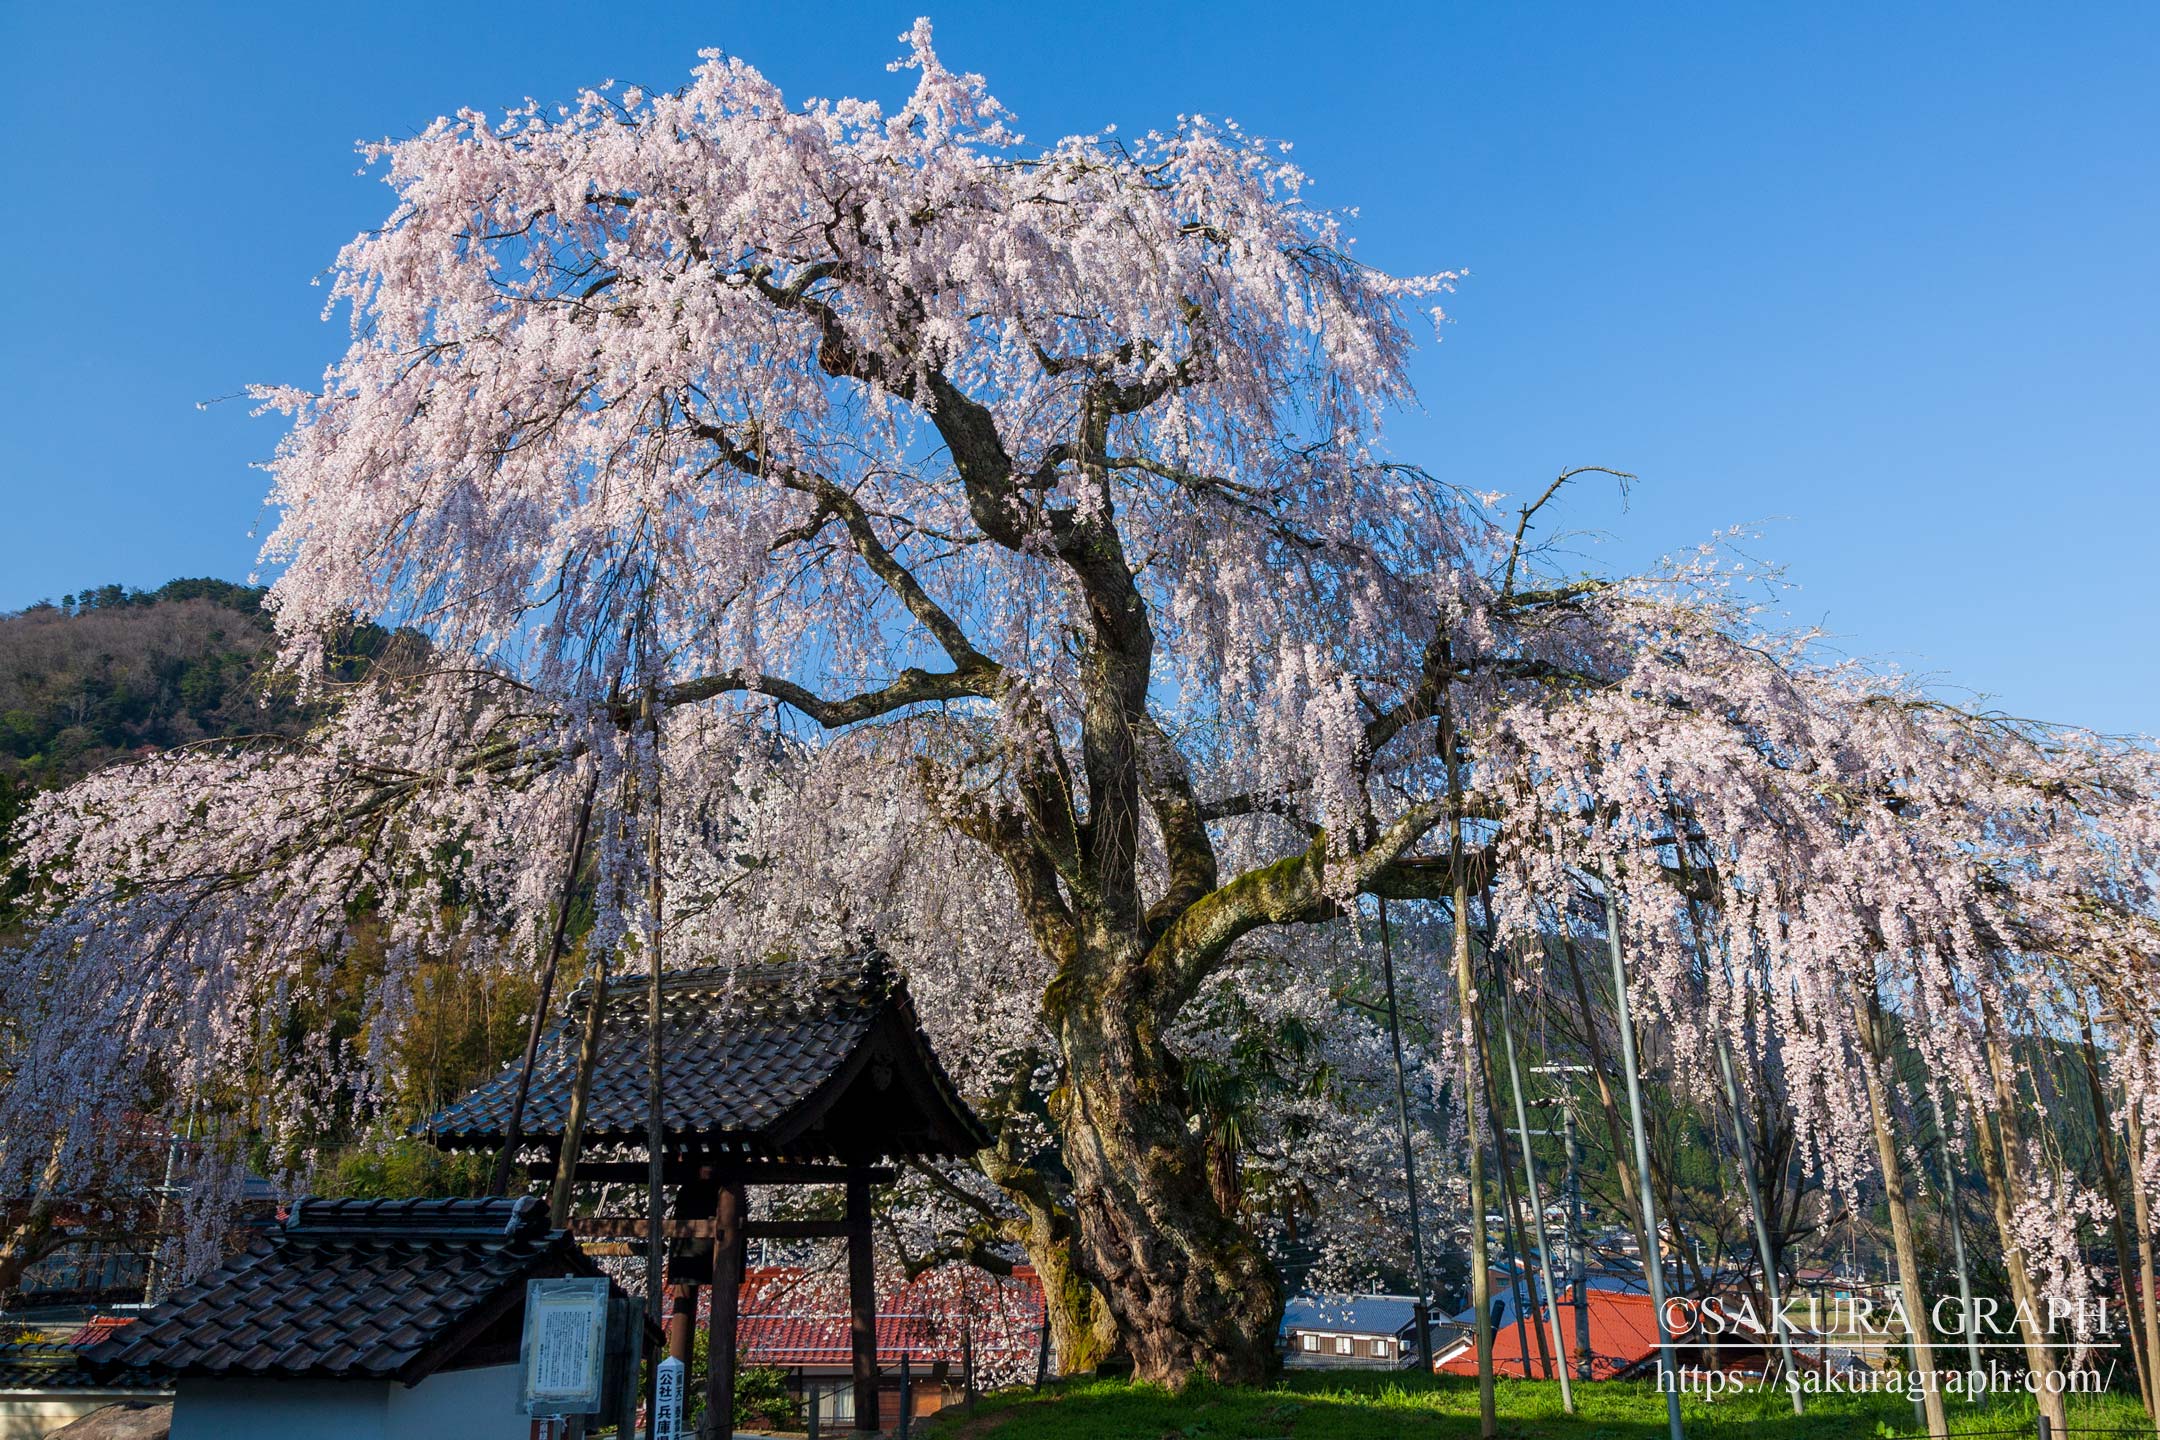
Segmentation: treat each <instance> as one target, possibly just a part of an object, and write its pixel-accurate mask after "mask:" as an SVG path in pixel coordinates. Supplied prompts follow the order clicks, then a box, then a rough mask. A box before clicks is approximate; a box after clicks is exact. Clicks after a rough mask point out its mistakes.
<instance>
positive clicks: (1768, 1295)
mask: <svg viewBox="0 0 2160 1440" xmlns="http://www.w3.org/2000/svg"><path fill="white" fill-rule="evenodd" d="M1717 1058H1718V1072H1719V1074H1720V1075H1722V1076H1723V1077H1724V1081H1725V1103H1726V1104H1727V1105H1729V1106H1731V1107H1732V1128H1733V1145H1734V1146H1735V1147H1736V1159H1737V1160H1738V1162H1739V1166H1740V1180H1741V1183H1742V1184H1743V1185H1745V1186H1746V1187H1747V1203H1748V1214H1749V1216H1751V1217H1752V1218H1753V1219H1754V1221H1755V1254H1756V1258H1757V1259H1758V1260H1760V1261H1761V1262H1762V1274H1763V1300H1764V1301H1765V1302H1766V1303H1767V1304H1768V1305H1769V1306H1770V1329H1771V1332H1772V1333H1773V1334H1775V1335H1776V1336H1777V1342H1778V1353H1779V1355H1781V1356H1782V1357H1783V1358H1784V1361H1785V1384H1786V1388H1787V1389H1789V1390H1791V1391H1792V1413H1793V1414H1795V1415H1805V1414H1806V1413H1807V1402H1806V1400H1804V1399H1803V1398H1802V1397H1801V1394H1800V1368H1799V1366H1797V1365H1795V1364H1794V1363H1793V1353H1792V1333H1791V1331H1790V1330H1789V1329H1788V1328H1787V1327H1786V1324H1785V1297H1784V1295H1783V1294H1782V1293H1781V1291H1780V1290H1779V1288H1778V1277H1777V1256H1776V1254H1775V1253H1774V1252H1773V1251H1772V1250H1771V1248H1770V1222H1769V1220H1768V1219H1767V1218H1766V1217H1765V1216H1764V1214H1763V1203H1762V1189H1761V1187H1760V1186H1758V1185H1756V1183H1755V1147H1754V1145H1753V1143H1752V1142H1750V1140H1749V1139H1748V1128H1747V1117H1746V1116H1744V1115H1743V1114H1741V1112H1740V1080H1739V1077H1738V1076H1737V1075H1735V1074H1734V1073H1733V1059H1732V1047H1731V1046H1730V1045H1728V1044H1726V1043H1725V1037H1724V1036H1723V1035H1720V1036H1719V1037H1718V1042H1717Z"/></svg>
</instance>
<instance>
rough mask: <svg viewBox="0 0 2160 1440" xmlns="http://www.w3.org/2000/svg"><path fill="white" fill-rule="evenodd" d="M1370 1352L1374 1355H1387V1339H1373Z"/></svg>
mask: <svg viewBox="0 0 2160 1440" xmlns="http://www.w3.org/2000/svg"><path fill="white" fill-rule="evenodd" d="M1372 1353H1373V1354H1375V1355H1379V1356H1382V1357H1385V1356H1386V1355H1387V1353H1388V1342H1387V1341H1385V1340H1375V1341H1373V1342H1372Z"/></svg>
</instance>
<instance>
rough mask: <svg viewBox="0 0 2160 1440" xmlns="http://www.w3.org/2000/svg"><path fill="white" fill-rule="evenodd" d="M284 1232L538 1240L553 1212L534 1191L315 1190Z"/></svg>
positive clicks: (298, 1236) (320, 1235) (307, 1236)
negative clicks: (437, 1194) (472, 1194)
mask: <svg viewBox="0 0 2160 1440" xmlns="http://www.w3.org/2000/svg"><path fill="white" fill-rule="evenodd" d="M283 1233H284V1235H285V1237H287V1238H290V1239H318V1238H320V1239H328V1238H332V1237H335V1238H338V1239H341V1240H343V1239H350V1240H360V1239H370V1238H374V1239H384V1240H408V1239H418V1238H422V1237H428V1238H437V1237H440V1238H458V1239H481V1238H486V1237H491V1236H501V1237H503V1238H505V1239H513V1240H538V1239H542V1238H544V1237H545V1236H546V1235H547V1233H548V1215H547V1205H546V1204H545V1203H544V1202H543V1201H542V1200H541V1199H540V1198H539V1197H538V1196H535V1195H519V1196H515V1197H508V1196H488V1197H485V1198H480V1199H434V1198H429V1199H416V1200H372V1199H357V1198H349V1197H342V1196H341V1197H330V1196H314V1195H311V1196H307V1197H305V1198H303V1199H300V1200H297V1201H295V1202H293V1208H292V1212H291V1214H290V1215H289V1216H288V1217H287V1218H286V1220H285V1224H284V1227H283Z"/></svg>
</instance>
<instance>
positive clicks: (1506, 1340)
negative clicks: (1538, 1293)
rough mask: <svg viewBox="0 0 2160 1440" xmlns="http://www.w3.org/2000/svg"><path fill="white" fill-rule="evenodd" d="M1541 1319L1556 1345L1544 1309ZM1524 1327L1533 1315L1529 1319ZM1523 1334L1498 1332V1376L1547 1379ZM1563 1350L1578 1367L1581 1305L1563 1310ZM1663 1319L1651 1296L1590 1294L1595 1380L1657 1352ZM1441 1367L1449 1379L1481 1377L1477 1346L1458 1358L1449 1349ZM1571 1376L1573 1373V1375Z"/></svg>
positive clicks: (1511, 1329)
mask: <svg viewBox="0 0 2160 1440" xmlns="http://www.w3.org/2000/svg"><path fill="white" fill-rule="evenodd" d="M1538 1320H1539V1322H1540V1323H1541V1324H1543V1325H1544V1326H1545V1327H1546V1329H1545V1343H1546V1345H1547V1346H1548V1347H1550V1346H1551V1344H1552V1330H1551V1323H1552V1322H1551V1321H1550V1320H1548V1319H1546V1318H1545V1315H1544V1312H1543V1310H1542V1308H1541V1309H1540V1311H1539V1315H1538ZM1523 1321H1524V1324H1526V1325H1527V1324H1528V1323H1529V1322H1530V1317H1529V1316H1528V1315H1525V1316H1524V1317H1523ZM1522 1342H1523V1336H1522V1335H1521V1334H1520V1333H1518V1332H1517V1330H1516V1328H1515V1326H1514V1324H1513V1323H1509V1324H1507V1325H1503V1326H1501V1327H1500V1328H1499V1329H1498V1330H1496V1331H1495V1332H1493V1373H1494V1374H1496V1375H1514V1376H1524V1375H1527V1376H1529V1377H1530V1378H1532V1379H1538V1380H1542V1379H1544V1378H1545V1367H1544V1364H1543V1362H1542V1361H1541V1360H1540V1358H1539V1356H1540V1353H1541V1352H1540V1351H1539V1349H1538V1342H1537V1338H1536V1337H1535V1336H1531V1337H1530V1354H1529V1356H1528V1357H1527V1359H1526V1358H1525V1357H1524V1355H1523V1348H1522ZM1560 1344H1561V1350H1562V1351H1563V1353H1564V1354H1565V1355H1566V1357H1567V1362H1566V1363H1568V1364H1570V1365H1572V1364H1573V1363H1574V1358H1575V1307H1574V1306H1573V1305H1572V1304H1569V1303H1567V1302H1565V1301H1563V1302H1562V1303H1561V1306H1560ZM1657 1348H1658V1342H1657V1318H1656V1315H1655V1313H1654V1312H1653V1311H1652V1310H1651V1308H1650V1297H1649V1296H1647V1295H1630V1294H1625V1293H1622V1292H1619V1291H1612V1290H1592V1291H1591V1292H1590V1377H1591V1378H1592V1379H1593V1380H1610V1379H1612V1378H1613V1377H1614V1376H1615V1375H1620V1374H1623V1373H1625V1372H1626V1371H1628V1370H1631V1369H1633V1368H1634V1367H1635V1366H1637V1365H1640V1364H1642V1363H1643V1362H1644V1361H1646V1360H1648V1359H1649V1358H1650V1357H1651V1356H1653V1355H1655V1354H1657ZM1442 1354H1443V1355H1445V1356H1446V1358H1444V1359H1443V1360H1441V1362H1440V1365H1439V1369H1440V1370H1441V1371H1442V1372H1444V1373H1446V1374H1449V1375H1475V1374H1477V1352H1476V1349H1475V1347H1474V1346H1471V1345H1464V1346H1463V1347H1462V1348H1461V1349H1459V1350H1458V1351H1457V1352H1455V1353H1453V1354H1448V1352H1445V1351H1443V1352H1442ZM1570 1373H1573V1372H1572V1371H1571V1372H1570Z"/></svg>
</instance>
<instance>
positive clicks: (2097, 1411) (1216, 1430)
mask: <svg viewBox="0 0 2160 1440" xmlns="http://www.w3.org/2000/svg"><path fill="white" fill-rule="evenodd" d="M1951 1405H1952V1409H1951V1429H1952V1430H1953V1432H1955V1433H1959V1434H1969V1435H1983V1434H1989V1433H2000V1432H2003V1431H2011V1432H2013V1433H2015V1434H2022V1435H2028V1436H2029V1435H2033V1434H2034V1433H2035V1431H2036V1427H2035V1425H2034V1419H2033V1407H2032V1402H2031V1400H2030V1398H2028V1397H2020V1398H2006V1399H2004V1400H2002V1401H2000V1402H1998V1403H1996V1404H1994V1405H1978V1406H1976V1405H1971V1404H1967V1403H1966V1402H1964V1401H1961V1400H1953V1401H1952V1402H1951ZM2070 1407H2071V1408H2070V1425H2071V1427H2072V1432H2073V1433H2072V1436H2071V1437H2070V1440H2078V1437H2079V1435H2080V1434H2081V1433H2085V1434H2091V1433H2094V1432H2097V1433H2098V1434H2102V1435H2118V1434H2119V1435H2135V1434H2143V1435H2148V1436H2149V1435H2151V1434H2152V1433H2153V1432H2152V1428H2151V1427H2150V1426H2149V1425H2147V1424H2145V1423H2144V1416H2143V1412H2142V1411H2141V1410H2140V1409H2139V1407H2138V1403H2137V1400H2136V1398H2135V1397H2134V1396H2133V1397H2130V1398H2128V1399H2125V1398H2124V1397H2122V1396H2119V1395H2102V1396H2077V1397H2074V1398H2072V1400H2071V1401H2070ZM1499 1409H1500V1433H1501V1434H1502V1435H1503V1436H1509V1437H1523V1440H1529V1437H1546V1436H1550V1437H1553V1440H1663V1437H1664V1435H1665V1433H1666V1432H1665V1400H1664V1397H1663V1396H1662V1395H1660V1394H1659V1393H1658V1392H1657V1391H1656V1390H1654V1389H1653V1388H1652V1387H1650V1386H1649V1385H1639V1384H1628V1383H1622V1382H1610V1381H1609V1382H1604V1383H1599V1384H1593V1385H1579V1386H1577V1387H1576V1411H1577V1413H1576V1414H1575V1415H1572V1416H1570V1415H1567V1414H1565V1413H1564V1412H1563V1411H1562V1410H1561V1408H1560V1387H1559V1386H1558V1385H1557V1384H1550V1383H1546V1382H1543V1381H1533V1382H1524V1381H1519V1380H1515V1381H1502V1382H1501V1385H1500V1394H1499ZM1682 1414H1683V1416H1684V1418H1685V1420H1686V1424H1687V1433H1688V1435H1689V1437H1690V1440H1831V1437H1847V1436H1866V1437H1882V1436H1906V1435H1915V1434H1918V1433H1920V1431H1919V1427H1918V1426H1917V1425H1916V1424H1915V1423H1914V1421H1913V1411H1912V1402H1911V1401H1910V1400H1907V1399H1904V1398H1902V1397H1900V1396H1896V1395H1835V1396H1814V1397H1810V1399H1809V1402H1808V1414H1807V1415H1806V1417H1805V1418H1795V1417H1794V1415H1793V1413H1792V1402H1791V1401H1790V1400H1789V1399H1787V1398H1786V1397H1785V1395H1784V1394H1783V1393H1782V1392H1778V1393H1771V1394H1765V1393H1751V1394H1744V1395H1727V1396H1724V1397H1722V1398H1720V1399H1719V1400H1718V1401H1716V1402H1715V1403H1714V1404H1706V1403H1704V1402H1703V1401H1702V1400H1701V1399H1699V1398H1697V1397H1693V1396H1690V1397H1687V1398H1686V1400H1685V1401H1684V1402H1683V1405H1682ZM917 1433H918V1434H919V1435H920V1436H922V1437H923V1440H1111V1437H1126V1436H1130V1437H1136V1440H1262V1437H1267V1440H1274V1437H1293V1440H1412V1437H1416V1440H1430V1437H1441V1440H1454V1437H1458V1436H1475V1435H1476V1434H1477V1385H1476V1383H1475V1382H1474V1381H1469V1380H1457V1379H1454V1378H1452V1377H1446V1376H1442V1377H1438V1378H1432V1377H1424V1376H1418V1375H1411V1374H1401V1375H1389V1374H1310V1373H1307V1374H1298V1375H1289V1376H1285V1377H1284V1378H1283V1379H1282V1380H1281V1381H1280V1382H1278V1383H1277V1384H1275V1385H1273V1386H1270V1387H1268V1388H1266V1389H1250V1390H1233V1389H1225V1388H1222V1387H1219V1386H1213V1385H1206V1384H1199V1383H1195V1384H1194V1385H1192V1386H1191V1387H1190V1388H1188V1389H1187V1390H1186V1391H1185V1393H1184V1394H1182V1395H1172V1394H1170V1393H1169V1392H1168V1391H1166V1390H1163V1389H1160V1388H1159V1387H1156V1386H1152V1385H1137V1384H1133V1383H1131V1382H1129V1381H1112V1380H1074V1381H1068V1382H1064V1383H1062V1384H1058V1385H1053V1386H1050V1387H1047V1388H1046V1389H1045V1390H1044V1391H1043V1392H1042V1393H1041V1394H1039V1395H1037V1394H1033V1393H1031V1392H1028V1391H1024V1390H1023V1391H1013V1392H1009V1393H1005V1394H1000V1395H992V1396H986V1397H985V1398H984V1399H983V1400H982V1402H981V1403H980V1404H979V1405H978V1407H977V1409H976V1412H975V1414H974V1415H973V1416H968V1415H965V1414H963V1413H962V1412H961V1411H960V1410H959V1409H958V1408H957V1407H955V1408H953V1409H951V1410H948V1411H946V1412H945V1413H944V1414H942V1415H940V1416H938V1417H937V1418H936V1419H935V1420H933V1421H930V1422H928V1423H927V1424H925V1425H924V1426H923V1427H922V1428H921V1429H920V1430H919V1431H918V1432H917ZM2002 1440H2010V1436H2009V1435H2004V1436H2002Z"/></svg>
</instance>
